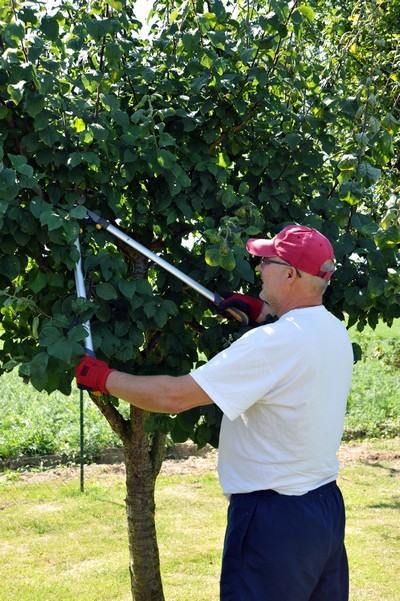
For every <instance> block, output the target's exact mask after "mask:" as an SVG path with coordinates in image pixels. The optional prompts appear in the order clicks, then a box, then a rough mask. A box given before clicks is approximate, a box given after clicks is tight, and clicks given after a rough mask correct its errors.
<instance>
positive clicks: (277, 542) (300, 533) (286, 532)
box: [220, 482, 349, 601]
mask: <svg viewBox="0 0 400 601" xmlns="http://www.w3.org/2000/svg"><path fill="white" fill-rule="evenodd" d="M344 530H345V509H344V503H343V498H342V494H341V492H340V490H339V488H338V486H337V485H336V483H335V482H331V483H330V484H326V485H325V486H321V487H320V488H318V489H316V490H314V491H311V492H309V493H307V494H305V495H301V496H289V495H279V494H278V493H276V492H274V491H257V492H252V493H247V494H237V495H232V497H231V501H230V504H229V509H228V524H227V529H226V535H225V544H224V553H223V558H222V571H221V589H220V591H221V596H220V601H348V598H349V571H348V563H347V555H346V550H345V546H344Z"/></svg>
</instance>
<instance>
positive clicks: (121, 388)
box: [106, 371, 213, 413]
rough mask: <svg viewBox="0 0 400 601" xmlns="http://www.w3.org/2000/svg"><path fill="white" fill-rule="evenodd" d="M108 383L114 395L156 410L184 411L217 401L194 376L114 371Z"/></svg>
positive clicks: (142, 407)
mask: <svg viewBox="0 0 400 601" xmlns="http://www.w3.org/2000/svg"><path fill="white" fill-rule="evenodd" d="M106 386H107V390H108V392H109V393H110V394H111V395H113V396H115V397H117V398H119V399H121V400H123V401H126V402H128V403H130V404H131V405H134V406H135V407H139V408H140V409H144V410H145V411H151V412H154V413H181V412H182V411H186V410H187V409H191V408H192V407H197V406H199V405H210V404H211V403H212V402H213V401H212V399H211V398H210V397H209V396H208V395H207V394H206V393H205V392H204V390H203V389H202V388H201V387H200V386H199V385H198V384H197V383H196V382H195V381H194V379H193V378H192V377H191V376H190V375H185V376H178V377H173V376H132V375H130V374H126V373H123V372H120V371H112V372H111V373H110V375H109V376H108V378H107V381H106Z"/></svg>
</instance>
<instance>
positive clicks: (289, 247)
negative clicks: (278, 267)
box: [246, 225, 335, 279]
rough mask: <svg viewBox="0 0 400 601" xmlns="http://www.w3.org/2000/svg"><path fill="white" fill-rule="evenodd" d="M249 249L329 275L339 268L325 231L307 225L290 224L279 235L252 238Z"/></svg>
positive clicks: (321, 276) (319, 273)
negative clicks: (266, 237)
mask: <svg viewBox="0 0 400 601" xmlns="http://www.w3.org/2000/svg"><path fill="white" fill-rule="evenodd" d="M246 248H247V250H248V252H249V253H250V254H252V255H255V256H257V257H279V258H280V259H282V260H283V261H285V263H289V264H290V265H292V267H295V268H296V269H299V270H300V271H305V272H306V273H310V274H311V275H316V276H318V277H320V278H323V279H329V278H330V277H331V275H332V273H333V272H334V270H335V265H334V260H335V256H334V253H333V248H332V244H331V243H330V242H329V240H328V238H326V237H325V236H324V235H323V234H321V232H319V231H318V230H315V229H312V228H309V227H307V226H305V225H288V226H286V227H285V228H284V229H283V230H282V231H281V232H280V233H279V234H278V235H277V236H275V238H272V239H271V240H265V239H263V238H250V240H248V242H247V244H246Z"/></svg>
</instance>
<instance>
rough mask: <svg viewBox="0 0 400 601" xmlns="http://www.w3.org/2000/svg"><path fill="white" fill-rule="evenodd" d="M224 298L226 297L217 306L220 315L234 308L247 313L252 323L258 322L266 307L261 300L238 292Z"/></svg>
mask: <svg viewBox="0 0 400 601" xmlns="http://www.w3.org/2000/svg"><path fill="white" fill-rule="evenodd" d="M223 296H225V298H224V300H223V301H222V302H221V303H220V304H219V305H218V306H217V311H218V313H224V312H225V311H226V310H227V309H230V308H232V307H234V308H236V309H239V310H240V311H242V312H243V313H246V315H248V317H249V319H250V320H251V321H255V322H256V321H257V319H258V318H259V317H260V314H261V311H262V309H263V306H264V303H263V301H262V300H261V299H259V298H253V297H252V296H248V295H247V294H239V293H236V292H234V293H229V295H223Z"/></svg>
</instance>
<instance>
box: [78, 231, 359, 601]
mask: <svg viewBox="0 0 400 601" xmlns="http://www.w3.org/2000/svg"><path fill="white" fill-rule="evenodd" d="M247 250H248V251H249V252H250V253H251V254H252V255H255V256H257V257H260V263H259V265H258V267H257V269H258V271H259V272H260V274H261V281H262V289H261V292H260V299H261V300H260V299H252V298H251V297H248V296H246V295H232V296H231V297H229V298H228V299H226V300H225V301H223V303H222V306H221V309H222V310H223V309H224V308H227V307H229V306H237V307H238V308H240V309H241V310H243V309H245V310H246V311H247V313H248V314H249V316H250V318H251V319H252V320H254V321H257V322H258V323H260V324H262V322H263V321H264V320H265V318H266V316H267V314H272V315H274V316H276V317H277V318H278V320H277V321H276V322H275V323H270V324H267V325H260V326H259V327H257V328H254V329H252V330H250V331H249V332H247V333H246V334H245V335H244V336H242V337H241V338H240V339H239V340H237V341H236V342H234V343H233V344H232V345H231V346H230V347H229V348H228V349H226V350H224V351H222V352H221V353H219V354H218V355H217V356H215V357H214V358H213V359H211V360H210V361H209V362H208V363H207V364H205V365H203V366H202V367H200V368H198V369H195V370H194V371H192V372H191V373H190V374H187V375H184V376H179V377H171V376H132V375H128V374H125V373H121V372H118V371H115V370H114V371H113V370H111V369H110V368H109V367H108V366H107V365H106V364H105V363H104V362H102V361H97V360H95V359H91V358H85V359H83V361H82V362H81V363H80V364H79V365H78V367H77V382H78V385H83V386H86V387H89V388H91V389H93V390H100V391H102V392H107V393H109V394H112V395H114V396H116V397H118V398H120V399H123V400H125V401H127V402H129V403H131V404H133V405H135V406H137V407H140V408H142V409H145V410H147V411H155V412H166V413H179V412H181V411H185V410H186V409H190V408H191V407H194V406H198V405H207V404H210V403H216V404H217V405H218V406H219V407H220V408H221V410H222V411H223V414H224V416H223V420H222V425H221V433H220V445H219V465H218V471H219V478H220V482H221V486H222V489H223V492H224V494H225V495H227V497H228V498H229V499H230V504H229V510H228V524H227V530H226V536H225V544H224V553H223V560H222V572H221V592H220V595H221V596H220V599H221V601H347V599H348V565H347V558H346V551H345V546H344V522H345V510H344V504H343V499H342V496H341V493H340V491H339V488H338V487H337V485H336V482H335V481H336V477H337V475H338V461H337V458H336V452H337V449H338V447H339V444H340V441H341V437H342V433H343V422H344V414H345V408H346V401H347V396H348V393H349V389H350V382H351V373H352V365H353V355H352V349H351V343H350V340H349V337H348V334H347V331H346V329H345V327H344V325H343V324H342V323H341V322H340V321H339V320H337V319H336V318H335V317H334V316H333V315H332V314H330V313H329V312H328V311H327V310H326V309H325V308H324V307H323V306H322V296H323V293H324V291H325V289H326V287H327V285H328V283H329V278H330V276H331V275H332V273H333V271H334V255H333V249H332V246H331V244H330V242H329V240H328V239H327V238H326V237H325V236H323V235H322V234H321V233H319V232H318V231H317V230H315V229H310V228H308V227H305V226H299V225H292V226H287V227H286V228H284V229H283V230H282V231H281V232H280V233H279V234H278V235H277V236H275V238H273V239H271V240H265V239H251V240H249V241H248V243H247Z"/></svg>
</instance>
